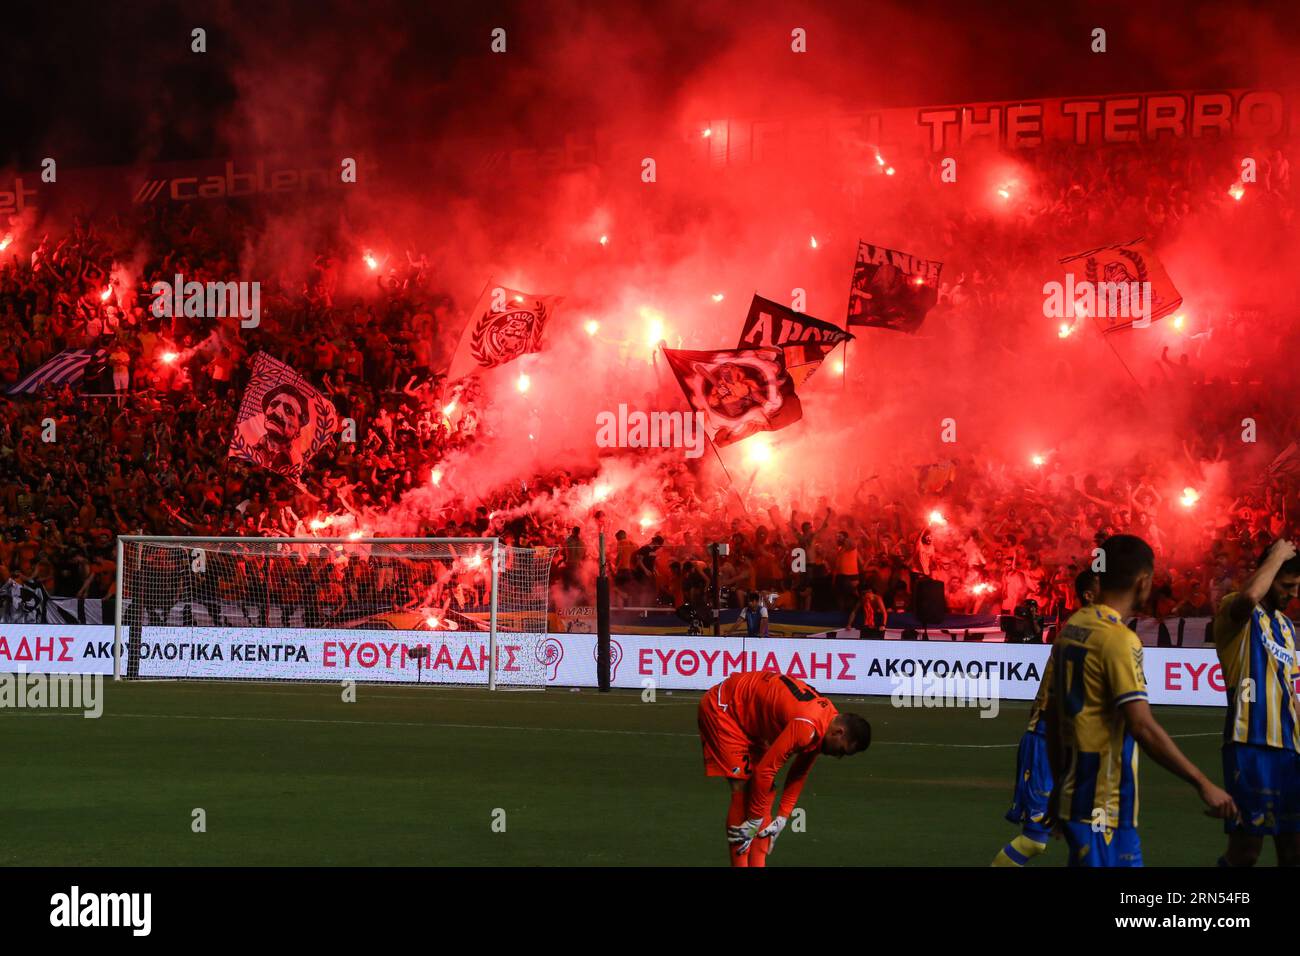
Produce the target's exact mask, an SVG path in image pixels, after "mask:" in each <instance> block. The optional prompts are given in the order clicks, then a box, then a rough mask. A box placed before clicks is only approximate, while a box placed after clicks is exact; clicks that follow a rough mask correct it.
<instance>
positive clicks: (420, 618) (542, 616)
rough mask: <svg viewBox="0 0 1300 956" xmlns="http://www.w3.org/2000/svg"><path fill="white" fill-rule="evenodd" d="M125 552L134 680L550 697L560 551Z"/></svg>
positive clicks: (187, 541) (172, 542) (290, 547)
mask: <svg viewBox="0 0 1300 956" xmlns="http://www.w3.org/2000/svg"><path fill="white" fill-rule="evenodd" d="M122 549H123V550H122V565H123V566H122V592H123V594H122V597H123V601H122V617H121V623H120V627H119V628H118V637H119V641H120V645H119V646H120V651H119V661H118V669H119V673H120V675H121V676H123V677H127V678H147V679H160V678H185V679H203V678H209V679H218V680H257V681H274V680H287V681H329V682H337V681H345V680H356V681H374V682H384V683H417V682H419V683H431V684H467V685H484V686H490V685H495V686H498V687H500V686H506V687H510V686H517V687H541V686H544V685H545V681H546V668H545V664H544V660H543V654H544V651H543V645H544V641H545V637H546V629H547V628H546V622H547V598H548V584H549V574H550V567H551V559H552V557H553V553H554V552H553V549H550V548H507V547H503V546H501V545H500V544H498V543H496V542H494V541H493V540H492V539H441V538H429V539H421V540H419V541H414V542H413V541H409V540H403V541H391V540H384V539H376V538H360V539H357V540H347V541H338V540H333V539H312V540H308V541H304V540H302V539H284V538H278V539H277V538H240V539H235V540H232V539H203V538H166V539H127V540H124V541H123V542H122ZM494 582H495V585H496V587H495V603H496V611H495V615H494V614H493V597H494V594H493V591H494V588H493V584H494ZM493 647H495V655H493V654H492V653H491V649H492V648H493Z"/></svg>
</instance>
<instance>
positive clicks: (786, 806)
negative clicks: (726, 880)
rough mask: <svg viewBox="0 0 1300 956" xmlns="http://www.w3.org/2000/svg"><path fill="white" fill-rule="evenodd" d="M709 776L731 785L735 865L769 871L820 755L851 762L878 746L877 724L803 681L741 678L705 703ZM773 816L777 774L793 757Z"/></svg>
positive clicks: (763, 675) (756, 675) (730, 838)
mask: <svg viewBox="0 0 1300 956" xmlns="http://www.w3.org/2000/svg"><path fill="white" fill-rule="evenodd" d="M699 721H700V742H701V743H702V744H703V745H704V773H705V775H706V776H709V777H726V778H727V783H728V784H729V785H730V786H731V806H730V808H729V809H728V811H727V843H728V844H729V845H730V856H731V865H732V866H765V865H766V863H767V855H768V854H769V853H771V852H772V847H773V846H774V845H775V843H776V838H777V837H778V836H780V835H781V831H782V830H783V829H785V824H786V820H787V819H788V818H789V816H790V814H791V813H792V812H794V805H795V803H796V802H797V801H798V799H799V794H800V792H801V791H802V790H803V785H804V782H805V781H806V780H807V779H808V772H809V771H810V770H812V766H813V764H814V763H815V762H816V761H817V755H818V754H827V755H829V756H832V757H848V756H851V755H853V754H855V753H859V752H860V751H863V750H866V749H867V747H868V746H870V744H871V725H870V724H869V723H867V721H866V719H865V718H862V717H859V716H858V715H857V714H841V713H839V712H838V711H837V710H836V709H835V705H834V704H832V703H831V702H830V701H829V700H827V699H826V698H825V697H823V696H822V695H821V694H819V693H817V691H815V690H814V689H813V688H811V687H809V686H808V685H807V684H805V683H804V682H803V681H801V680H799V679H798V678H796V677H789V676H786V675H784V674H776V673H773V672H771V671H752V672H748V673H742V674H733V675H732V676H730V677H728V678H727V679H726V680H725V681H723V682H722V683H721V684H718V685H716V686H714V687H710V688H709V690H708V691H707V692H706V693H705V694H704V696H703V697H702V698H701V699H700V710H699ZM792 757H793V758H794V763H793V765H792V766H791V767H790V772H789V773H788V774H786V778H785V789H784V790H783V791H782V793H781V803H780V806H779V807H778V808H777V810H776V813H775V814H773V813H772V801H773V799H774V798H775V793H774V791H775V788H776V775H777V774H778V773H780V772H781V768H782V767H783V766H785V764H786V762H787V761H789V760H790V758H792Z"/></svg>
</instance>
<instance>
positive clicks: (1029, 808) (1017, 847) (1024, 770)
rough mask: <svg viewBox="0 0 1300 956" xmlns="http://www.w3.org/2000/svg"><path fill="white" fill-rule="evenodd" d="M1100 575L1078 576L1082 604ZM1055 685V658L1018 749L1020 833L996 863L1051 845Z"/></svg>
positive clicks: (1015, 801) (1010, 814)
mask: <svg viewBox="0 0 1300 956" xmlns="http://www.w3.org/2000/svg"><path fill="white" fill-rule="evenodd" d="M1098 585H1099V579H1098V577H1097V574H1096V572H1094V571H1092V570H1089V569H1084V570H1083V571H1080V572H1079V573H1078V575H1076V576H1075V579H1074V594H1075V597H1076V598H1078V601H1079V606H1080V607H1087V606H1088V605H1089V604H1091V603H1092V602H1093V601H1095V600H1096V599H1097V588H1098ZM1051 687H1052V658H1051V656H1050V655H1049V656H1048V658H1047V664H1046V665H1044V667H1043V679H1042V682H1041V683H1039V685H1038V694H1037V695H1036V696H1035V697H1034V703H1033V706H1032V707H1031V708H1030V710H1029V727H1028V729H1026V730H1025V732H1024V733H1023V734H1021V736H1020V746H1019V747H1018V748H1017V750H1016V783H1015V789H1014V791H1013V792H1012V796H1011V809H1010V810H1008V811H1007V813H1006V818H1007V821H1008V822H1009V823H1018V824H1020V828H1021V829H1020V835H1019V836H1017V837H1016V838H1015V839H1014V840H1012V841H1011V842H1010V843H1008V844H1007V845H1006V846H1004V847H1003V848H1002V849H1001V850H999V851H998V855H997V856H995V857H994V858H993V866H1024V865H1025V864H1026V863H1028V862H1029V861H1030V860H1032V859H1033V858H1034V857H1036V856H1038V854H1040V853H1042V852H1043V851H1045V850H1046V849H1047V840H1048V838H1049V837H1050V836H1051V833H1052V821H1051V819H1050V818H1049V817H1048V815H1047V801H1048V798H1049V797H1050V796H1051V795H1052V767H1051V763H1050V762H1049V761H1048V759H1047V719H1046V713H1045V711H1046V709H1047V699H1048V694H1049V692H1050V690H1051Z"/></svg>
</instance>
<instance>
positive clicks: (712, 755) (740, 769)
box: [699, 688, 762, 780]
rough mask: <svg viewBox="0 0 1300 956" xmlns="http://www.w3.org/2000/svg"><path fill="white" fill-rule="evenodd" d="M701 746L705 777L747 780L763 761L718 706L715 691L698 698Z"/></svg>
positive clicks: (733, 722)
mask: <svg viewBox="0 0 1300 956" xmlns="http://www.w3.org/2000/svg"><path fill="white" fill-rule="evenodd" d="M699 721H700V743H701V744H703V745H704V775H705V776H706V777H729V778H731V779H733V780H748V779H749V777H750V775H751V774H752V773H753V772H754V764H756V763H758V761H759V760H761V759H762V754H761V753H756V752H755V749H754V747H753V745H752V744H751V743H750V741H749V738H748V737H747V736H746V735H745V732H744V731H743V730H741V729H740V725H739V724H737V723H736V722H735V720H733V719H732V717H731V715H730V714H728V713H727V711H726V709H725V708H723V707H722V706H721V705H719V704H718V700H717V689H716V688H711V689H710V690H708V691H705V693H704V696H703V697H701V698H700V710H699Z"/></svg>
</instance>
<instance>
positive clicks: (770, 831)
mask: <svg viewBox="0 0 1300 956" xmlns="http://www.w3.org/2000/svg"><path fill="white" fill-rule="evenodd" d="M788 820H789V817H777V818H776V819H774V820H773V821H772V822H771V823H769V824H768V825H767V826H765V827H763V829H761V830H759V831H758V834H757V836H758V838H759V839H762V838H763V837H771V839H772V842H771V843H769V844H768V845H767V852H768V853H771V852H772V851H773V850H775V849H776V838H777V837H779V836H780V835H781V831H782V830H784V829H785V825H786V822H787V821H788Z"/></svg>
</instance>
